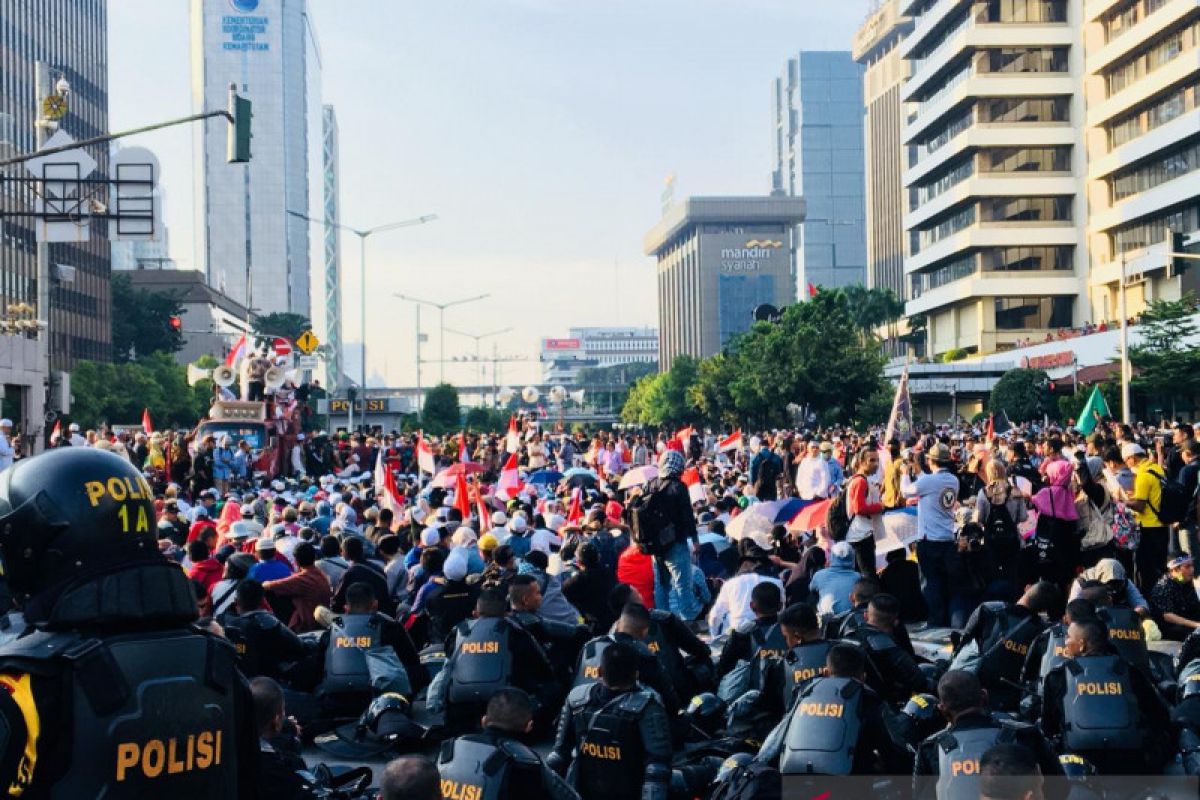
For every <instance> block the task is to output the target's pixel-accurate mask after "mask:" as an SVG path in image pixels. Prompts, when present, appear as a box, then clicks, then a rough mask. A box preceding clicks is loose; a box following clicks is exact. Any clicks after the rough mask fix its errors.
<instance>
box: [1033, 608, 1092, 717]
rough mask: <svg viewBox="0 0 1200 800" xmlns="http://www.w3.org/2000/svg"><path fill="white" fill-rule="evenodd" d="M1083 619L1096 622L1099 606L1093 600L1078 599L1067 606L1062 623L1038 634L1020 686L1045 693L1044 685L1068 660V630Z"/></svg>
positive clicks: (1037, 693) (1037, 692)
mask: <svg viewBox="0 0 1200 800" xmlns="http://www.w3.org/2000/svg"><path fill="white" fill-rule="evenodd" d="M1081 619H1096V606H1095V605H1093V604H1092V601H1091V600H1086V599H1084V598H1082V597H1077V598H1075V599H1074V600H1072V601H1071V602H1069V603H1067V610H1066V612H1065V613H1064V614H1063V618H1062V621H1061V622H1056V623H1054V624H1053V625H1050V626H1049V627H1047V628H1046V629H1045V630H1044V631H1042V632H1041V633H1039V634H1038V636H1037V638H1036V639H1034V640H1033V644H1031V645H1029V653H1028V654H1027V655H1026V656H1025V666H1024V667H1023V668H1022V669H1021V683H1022V684H1023V685H1025V686H1026V687H1029V689H1030V690H1031V691H1032V692H1033V693H1034V694H1035V695H1041V694H1042V683H1043V682H1044V681H1045V680H1046V676H1047V675H1049V674H1050V670H1052V669H1054V668H1055V667H1057V666H1058V665H1059V664H1062V663H1063V662H1064V661H1066V659H1067V650H1066V647H1067V628H1069V627H1070V625H1071V623H1072V622H1074V621H1076V620H1081Z"/></svg>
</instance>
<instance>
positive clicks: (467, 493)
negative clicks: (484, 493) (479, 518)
mask: <svg viewBox="0 0 1200 800" xmlns="http://www.w3.org/2000/svg"><path fill="white" fill-rule="evenodd" d="M454 507H455V508H457V509H458V510H459V511H460V512H462V518H463V524H464V525H466V524H467V522H468V521H469V520H470V519H471V490H470V489H468V488H467V479H466V478H464V477H463V474H462V473H461V472H460V473H458V475H456V476H454Z"/></svg>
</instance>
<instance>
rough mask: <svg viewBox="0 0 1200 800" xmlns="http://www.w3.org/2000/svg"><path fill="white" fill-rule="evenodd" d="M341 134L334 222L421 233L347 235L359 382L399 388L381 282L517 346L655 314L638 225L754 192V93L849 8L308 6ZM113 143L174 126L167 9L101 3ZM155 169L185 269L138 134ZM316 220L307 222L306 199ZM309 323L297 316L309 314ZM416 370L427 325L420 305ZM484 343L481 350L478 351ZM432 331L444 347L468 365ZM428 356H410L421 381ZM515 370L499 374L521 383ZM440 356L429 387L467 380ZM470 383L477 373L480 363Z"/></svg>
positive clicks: (763, 90) (348, 303) (186, 174)
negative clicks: (362, 315) (673, 209)
mask: <svg viewBox="0 0 1200 800" xmlns="http://www.w3.org/2000/svg"><path fill="white" fill-rule="evenodd" d="M309 5H310V8H311V10H312V14H313V17H314V19H315V21H316V24H317V32H318V36H319V39H320V43H321V50H322V56H323V66H324V74H323V79H322V92H323V95H324V99H325V102H326V103H331V104H333V105H334V106H335V107H336V109H337V114H338V119H339V123H340V126H341V194H342V196H341V204H342V220H343V222H345V223H346V224H349V225H352V226H355V227H371V226H374V225H379V224H385V223H388V222H393V221H397V220H401V219H407V218H409V217H414V216H419V215H422V214H428V213H436V214H437V215H438V216H439V218H440V219H439V220H438V221H437V222H434V223H432V224H429V225H426V226H422V227H419V228H412V229H408V230H400V231H396V232H393V233H387V234H381V235H380V236H379V237H377V238H375V239H374V240H371V242H370V245H369V246H368V252H367V258H368V275H367V284H368V288H369V292H368V295H369V296H368V311H367V325H368V328H367V345H368V351H369V355H368V360H369V369H370V371H371V372H372V373H377V372H378V373H382V374H383V375H384V376H386V378H387V381H388V383H389V384H391V385H398V384H405V385H411V384H412V383H413V382H414V380H415V376H414V374H413V371H414V368H415V366H414V357H415V351H414V340H415V335H414V327H415V321H414V316H413V311H412V306H411V304H408V303H403V302H401V301H399V300H395V299H393V298H392V293H393V292H397V291H401V292H404V293H407V294H413V295H416V296H418V297H426V298H429V299H434V300H442V301H447V300H453V299H455V298H459V297H466V296H470V295H473V294H481V293H484V292H487V293H490V294H491V297H490V299H488V300H485V301H481V302H479V303H475V304H471V305H466V306H463V307H461V308H456V309H451V310H449V311H447V312H446V324H447V326H448V327H454V328H458V329H460V330H465V331H468V332H473V333H485V332H488V331H493V330H497V329H500V328H505V327H509V326H511V327H512V328H513V332H512V333H509V334H505V335H503V336H500V337H496V339H495V341H497V342H498V346H499V350H500V353H501V354H503V355H511V356H530V357H536V355H537V341H538V338H539V337H541V336H561V335H565V334H566V331H567V328H568V327H569V326H570V325H609V324H624V325H632V324H645V325H654V324H657V323H656V319H657V314H656V305H655V284H654V269H653V262H652V260H651V259H649V258H647V257H646V256H644V255H642V251H641V240H642V236H643V234H644V233H645V232H646V231H647V230H648V229H649V228H650V227H651V226H652V225H653V224H654V222H655V221H656V220H657V218H658V216H659V213H660V208H659V203H660V194H661V192H662V188H663V180H664V178H665V177H666V176H667V175H669V174H671V173H674V174H676V175H677V176H678V183H677V189H676V195H677V196H682V195H686V194H760V193H766V192H767V191H768V190H769V188H770V172H771V135H772V125H773V121H772V118H771V83H772V80H773V79H774V78H775V76H776V75H778V74H779V73H780V71H781V70H782V68H783V65H784V63H785V61H786V59H787V58H788V57H789V56H791V55H794V54H795V52H796V51H798V50H801V49H813V50H839V49H841V50H844V49H849V47H850V41H851V37H852V36H853V33H854V31H855V29H856V28H857V27H858V25H859V24H860V23H861V21H862V19H863V18H864V16H865V14H866V8H867V2H866V0H844V2H832V0H787V1H785V0H736V2H735V0H430V1H428V2H413V1H412V0H403V1H401V0H309ZM109 49H110V70H111V72H110V78H109V91H110V124H111V127H112V129H113V130H120V129H122V128H127V127H133V126H135V125H138V124H143V123H146V122H151V121H156V120H159V119H163V118H167V117H171V116H182V115H185V114H189V113H191V111H192V109H191V93H190V89H189V87H190V81H191V75H190V66H189V31H188V3H187V0H109ZM127 143H130V144H142V145H145V146H148V147H151V148H153V149H154V150H155V151H156V152H157V154H158V156H159V160H160V162H161V163H162V168H163V186H164V187H165V191H166V210H167V213H166V223H167V226H168V228H169V230H170V237H171V253H172V255H173V256H174V257H175V258H176V259H178V261H179V262H180V265H181V266H184V267H192V266H193V251H192V230H191V228H192V194H193V186H192V140H191V132H190V131H189V130H187V129H186V128H178V129H175V130H173V131H167V132H160V133H157V134H150V135H147V136H144V137H141V139H140V140H139V141H134V140H127ZM312 213H313V214H314V215H319V214H320V210H319V209H313V210H312ZM343 274H344V278H343V282H342V291H343V306H344V311H343V320H344V322H343V326H344V328H343V329H344V336H345V338H346V339H347V340H356V339H357V338H358V327H359V313H358V306H359V297H360V294H359V292H360V283H359V280H358V250H357V240H356V239H355V240H353V241H350V240H347V239H345V238H343ZM313 313H314V314H316V313H319V309H318V307H317V305H316V303H315V302H314V308H313ZM422 327H423V329H424V331H425V332H426V333H427V334H428V336H429V342H428V345H426V346H425V348H424V350H423V356H424V357H425V358H436V357H437V344H438V331H437V322H436V315H435V313H429V312H426V313H423V314H422ZM490 341H491V340H488V341H485V350H486V351H487V352H490V350H491V345H490ZM474 348H475V344H474V342H473V341H472V340H469V339H465V338H463V337H460V336H454V335H448V336H447V340H446V354H447V358H449V357H450V356H452V355H464V354H468V353H473V352H474ZM436 372H437V366H436V365H425V366H424V367H423V374H424V381H425V382H426V383H428V382H429V379H430V377H431V376H433V375H436ZM539 374H540V369H539V368H538V366H537V364H536V362H528V363H525V364H520V363H514V364H508V365H504V366H502V372H501V375H500V380H501V382H508V383H514V384H518V383H521V382H523V381H527V380H532V379H536V378H537V377H538V376H539ZM477 376H478V369H477V368H463V367H449V366H448V367H447V372H446V377H447V379H452V380H462V381H464V382H465V381H466V380H468V379H472V378H477ZM489 379H490V374H489Z"/></svg>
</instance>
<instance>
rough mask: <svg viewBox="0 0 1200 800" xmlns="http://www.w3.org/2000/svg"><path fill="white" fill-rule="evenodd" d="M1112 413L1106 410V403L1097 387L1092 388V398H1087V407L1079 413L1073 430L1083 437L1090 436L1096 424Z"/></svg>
mask: <svg viewBox="0 0 1200 800" xmlns="http://www.w3.org/2000/svg"><path fill="white" fill-rule="evenodd" d="M1111 416H1112V412H1111V411H1109V410H1108V403H1107V402H1105V400H1104V395H1103V394H1101V393H1100V387H1099V386H1093V387H1092V396H1091V397H1089V398H1088V401H1087V405H1085V406H1084V407H1083V411H1080V412H1079V419H1078V420H1076V421H1075V428H1076V429H1077V430H1078V431H1079V432H1080V433H1082V434H1083V435H1084V436H1087V435H1089V434H1091V432H1092V431H1094V430H1096V423H1097V422H1099V421H1100V420H1101V419H1103V418H1105V417H1111Z"/></svg>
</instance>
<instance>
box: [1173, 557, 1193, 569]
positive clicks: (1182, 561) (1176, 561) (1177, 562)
mask: <svg viewBox="0 0 1200 800" xmlns="http://www.w3.org/2000/svg"><path fill="white" fill-rule="evenodd" d="M1190 563H1192V557H1191V556H1175V558H1172V559H1171V560H1170V561H1168V562H1167V569H1178V568H1179V567H1182V566H1184V565H1186V564H1190Z"/></svg>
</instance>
